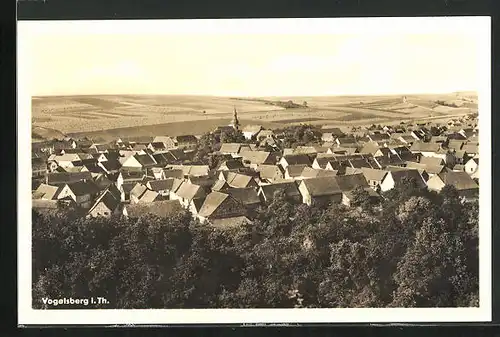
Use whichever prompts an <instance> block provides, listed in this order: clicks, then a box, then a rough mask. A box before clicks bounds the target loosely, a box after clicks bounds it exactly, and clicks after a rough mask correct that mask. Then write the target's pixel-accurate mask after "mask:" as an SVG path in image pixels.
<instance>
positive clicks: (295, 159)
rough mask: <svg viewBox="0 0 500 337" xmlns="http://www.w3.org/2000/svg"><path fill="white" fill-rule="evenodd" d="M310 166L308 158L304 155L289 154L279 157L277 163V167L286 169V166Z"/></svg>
mask: <svg viewBox="0 0 500 337" xmlns="http://www.w3.org/2000/svg"><path fill="white" fill-rule="evenodd" d="M311 164H312V162H311V159H310V158H309V156H307V155H305V154H290V155H285V156H283V157H281V159H280V161H279V165H281V167H283V169H286V168H287V166H288V165H307V166H310V165H311Z"/></svg>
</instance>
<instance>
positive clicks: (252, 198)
mask: <svg viewBox="0 0 500 337" xmlns="http://www.w3.org/2000/svg"><path fill="white" fill-rule="evenodd" d="M224 193H226V194H229V195H230V196H232V197H233V198H235V199H236V200H238V201H239V202H240V203H241V204H243V205H244V206H245V207H246V208H247V209H256V208H257V207H258V206H259V205H260V204H261V200H260V198H259V195H258V193H257V190H256V189H255V188H252V187H246V188H233V187H229V188H227V189H225V190H224Z"/></svg>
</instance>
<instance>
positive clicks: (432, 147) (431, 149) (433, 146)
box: [410, 142, 441, 156]
mask: <svg viewBox="0 0 500 337" xmlns="http://www.w3.org/2000/svg"><path fill="white" fill-rule="evenodd" d="M440 149H441V144H437V143H424V142H415V143H413V145H412V146H411V147H410V151H411V152H412V153H417V152H418V153H422V154H423V155H424V156H431V155H432V154H434V153H437V152H438V151H439V150H440Z"/></svg>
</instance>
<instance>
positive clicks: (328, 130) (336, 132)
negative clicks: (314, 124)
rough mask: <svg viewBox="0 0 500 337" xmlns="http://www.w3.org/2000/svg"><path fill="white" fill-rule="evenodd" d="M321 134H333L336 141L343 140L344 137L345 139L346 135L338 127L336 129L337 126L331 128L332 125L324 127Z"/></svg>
mask: <svg viewBox="0 0 500 337" xmlns="http://www.w3.org/2000/svg"><path fill="white" fill-rule="evenodd" d="M321 132H322V133H323V134H324V133H329V134H331V135H332V136H333V137H334V139H336V138H342V137H345V133H344V132H342V130H341V129H340V128H338V127H335V126H330V125H323V126H322V127H321Z"/></svg>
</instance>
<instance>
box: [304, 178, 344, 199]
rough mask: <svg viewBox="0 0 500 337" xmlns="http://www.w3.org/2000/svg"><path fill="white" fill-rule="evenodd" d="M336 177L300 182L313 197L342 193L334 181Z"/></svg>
mask: <svg viewBox="0 0 500 337" xmlns="http://www.w3.org/2000/svg"><path fill="white" fill-rule="evenodd" d="M336 178H337V177H319V178H311V179H305V180H302V182H301V184H304V186H305V187H306V189H307V191H308V192H309V194H310V195H311V196H313V197H320V196H326V195H333V194H338V193H342V191H341V189H340V186H339V185H338V183H337V180H336Z"/></svg>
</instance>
